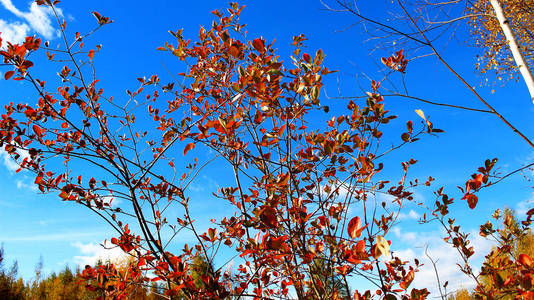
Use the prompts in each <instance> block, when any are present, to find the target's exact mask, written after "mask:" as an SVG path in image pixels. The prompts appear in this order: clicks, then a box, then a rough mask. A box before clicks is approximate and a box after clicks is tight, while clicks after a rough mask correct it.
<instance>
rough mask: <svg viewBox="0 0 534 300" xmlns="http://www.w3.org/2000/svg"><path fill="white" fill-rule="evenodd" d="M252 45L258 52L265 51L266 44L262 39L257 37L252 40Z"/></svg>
mask: <svg viewBox="0 0 534 300" xmlns="http://www.w3.org/2000/svg"><path fill="white" fill-rule="evenodd" d="M252 46H254V49H256V50H257V51H258V52H261V53H263V52H264V51H265V44H264V42H263V40H262V39H255V40H254V41H252Z"/></svg>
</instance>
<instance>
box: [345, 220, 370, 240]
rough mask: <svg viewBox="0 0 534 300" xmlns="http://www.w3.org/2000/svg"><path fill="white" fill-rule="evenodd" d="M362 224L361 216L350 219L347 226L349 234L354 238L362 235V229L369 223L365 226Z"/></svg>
mask: <svg viewBox="0 0 534 300" xmlns="http://www.w3.org/2000/svg"><path fill="white" fill-rule="evenodd" d="M361 226H362V221H361V220H360V217H354V218H352V220H350V222H349V226H348V227H347V231H348V232H349V236H350V237H351V238H353V239H355V238H357V237H360V235H362V231H363V230H364V229H365V228H366V227H367V225H365V226H364V227H361Z"/></svg>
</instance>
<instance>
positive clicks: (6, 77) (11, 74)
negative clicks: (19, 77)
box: [4, 70, 15, 80]
mask: <svg viewBox="0 0 534 300" xmlns="http://www.w3.org/2000/svg"><path fill="white" fill-rule="evenodd" d="M13 74H15V71H13V70H12V71H7V72H6V74H4V78H5V79H6V80H9V78H11V76H13Z"/></svg>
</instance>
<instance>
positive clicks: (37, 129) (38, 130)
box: [33, 125, 44, 137]
mask: <svg viewBox="0 0 534 300" xmlns="http://www.w3.org/2000/svg"><path fill="white" fill-rule="evenodd" d="M33 132H35V134H36V135H37V136H38V137H42V136H43V132H44V129H42V128H41V127H39V126H37V125H33Z"/></svg>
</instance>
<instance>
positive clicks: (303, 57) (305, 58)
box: [302, 53, 311, 63]
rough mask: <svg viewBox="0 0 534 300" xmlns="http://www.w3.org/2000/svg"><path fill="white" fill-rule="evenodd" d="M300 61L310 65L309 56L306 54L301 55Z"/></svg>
mask: <svg viewBox="0 0 534 300" xmlns="http://www.w3.org/2000/svg"><path fill="white" fill-rule="evenodd" d="M302 59H304V61H305V62H307V63H311V56H310V55H309V54H308V53H304V54H302Z"/></svg>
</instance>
